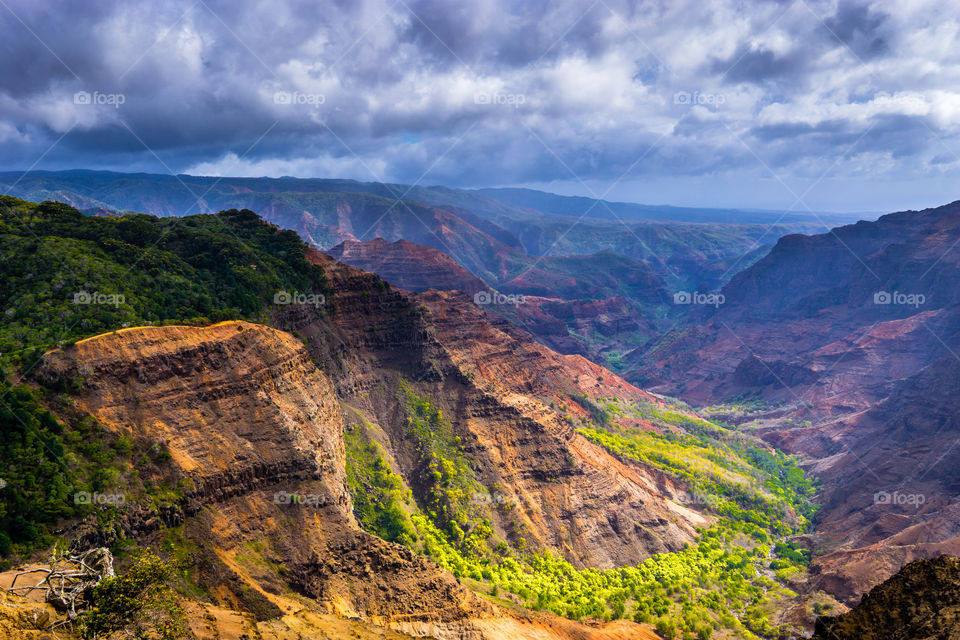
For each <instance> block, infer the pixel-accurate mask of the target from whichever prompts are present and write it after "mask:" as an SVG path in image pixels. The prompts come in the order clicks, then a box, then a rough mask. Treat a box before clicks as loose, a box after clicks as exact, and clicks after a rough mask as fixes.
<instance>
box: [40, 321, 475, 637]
mask: <svg viewBox="0 0 960 640" xmlns="http://www.w3.org/2000/svg"><path fill="white" fill-rule="evenodd" d="M40 375H41V376H44V377H47V378H58V377H65V378H67V379H75V378H78V377H80V378H83V380H84V386H83V389H82V391H81V392H80V394H79V398H78V404H79V405H80V407H81V408H82V409H84V410H86V411H88V412H89V413H91V414H92V415H94V416H96V417H97V419H98V420H100V421H101V422H102V423H103V424H104V425H106V426H108V427H109V428H110V429H112V430H114V431H115V432H116V433H117V434H120V435H127V436H130V437H133V438H137V439H145V440H147V441H149V442H155V443H162V444H163V445H165V447H166V449H167V450H168V451H169V453H170V456H171V460H172V462H173V463H174V465H175V468H176V469H177V471H178V473H179V474H181V477H182V479H189V480H190V484H191V485H192V486H193V487H195V489H188V490H187V491H186V504H185V505H183V509H182V511H181V512H180V513H178V514H176V515H175V516H173V517H174V518H176V519H177V520H178V522H171V523H166V524H182V525H183V526H184V530H185V531H186V533H187V535H188V536H189V537H190V538H192V539H193V540H194V541H195V542H196V543H198V544H199V545H200V546H201V547H202V549H203V550H204V552H205V553H206V554H207V555H208V556H209V562H210V564H211V568H208V569H207V570H208V572H216V571H220V572H223V573H226V574H228V575H230V576H232V578H231V580H232V581H234V582H235V583H238V584H239V585H240V586H239V587H236V586H235V587H231V588H230V589H229V590H228V591H225V592H223V593H221V594H220V595H221V598H222V604H225V605H227V604H229V605H234V606H238V603H237V602H236V601H235V598H236V593H237V592H242V591H243V590H250V589H252V590H254V591H255V592H257V593H260V594H261V595H262V598H260V600H261V602H260V604H259V608H258V609H257V610H256V611H255V612H256V613H258V614H263V615H264V616H265V617H276V615H279V614H280V613H281V609H282V607H281V605H284V606H290V605H289V604H288V603H287V602H286V600H288V599H289V598H290V593H289V592H290V588H291V587H292V588H293V589H294V591H295V592H297V593H300V594H303V595H305V596H309V597H310V598H311V599H314V600H316V602H317V603H318V605H319V606H320V607H321V608H320V611H322V612H326V613H334V614H337V615H340V616H360V617H364V618H368V619H371V620H373V621H375V622H378V623H381V624H385V625H391V626H399V627H417V626H418V625H437V629H438V633H439V634H440V635H444V634H457V633H460V630H462V629H463V628H466V627H469V626H470V624H471V623H470V620H471V619H473V618H480V619H482V618H485V617H490V616H491V615H492V613H493V609H492V607H491V606H490V605H488V604H486V603H485V602H483V601H481V600H479V599H478V598H477V597H476V596H474V595H473V594H472V593H471V592H470V591H468V590H467V589H465V588H464V587H462V586H461V585H460V584H459V583H457V581H456V580H455V579H454V578H453V576H451V575H449V574H446V573H445V572H442V571H441V570H439V569H438V568H437V567H436V566H435V565H433V564H432V563H431V562H429V561H428V560H425V559H423V558H420V557H418V556H416V555H414V554H413V553H412V552H410V551H409V550H407V549H406V548H403V547H400V546H399V545H393V544H390V543H386V542H384V541H382V540H380V539H378V538H376V537H374V536H371V535H369V534H366V533H364V532H363V531H361V530H359V528H358V527H357V525H356V523H355V522H354V520H353V516H352V514H351V506H350V498H349V494H348V493H347V490H346V486H345V481H344V453H343V440H342V429H343V426H342V420H341V417H340V408H339V404H338V402H337V400H336V396H335V394H334V393H333V389H332V386H331V385H330V382H329V381H328V380H327V378H326V376H325V375H324V374H323V373H321V372H320V371H318V370H317V369H316V367H315V366H314V365H313V364H312V363H311V361H310V359H309V356H308V355H307V353H306V351H305V350H304V349H303V345H302V344H301V343H300V342H299V341H297V340H296V339H295V338H293V336H290V335H289V334H285V333H283V332H281V331H277V330H275V329H270V328H267V327H263V326H260V325H254V324H249V323H242V322H225V323H221V324H218V325H214V326H212V327H206V328H196V327H147V328H136V329H128V330H123V331H118V332H116V333H113V334H106V335H103V336H98V337H95V338H91V339H88V340H84V341H82V342H79V343H77V344H76V345H75V346H73V347H71V348H68V349H67V350H65V351H59V352H54V353H52V354H49V355H48V357H47V359H46V362H45V363H44V366H43V369H42V371H41V374H40ZM157 524H158V525H159V523H157ZM134 533H137V534H139V535H140V537H141V539H146V540H149V538H150V531H149V527H146V528H140V529H139V530H138V531H135V532H134ZM252 543H257V544H259V545H261V547H262V548H263V549H264V550H263V551H261V552H260V554H259V555H260V556H261V558H260V559H259V560H257V561H252V560H250V559H249V556H250V555H251V549H250V545H251V544H252ZM254 555H257V554H254ZM267 559H269V561H267ZM271 565H273V566H281V567H284V568H285V569H284V571H283V572H281V573H278V572H277V571H275V570H272V569H271V568H270V567H271ZM281 575H284V576H288V577H286V578H284V579H281V577H280V576H281ZM285 582H286V583H287V584H288V585H289V586H284V583H285ZM219 588H220V587H219V586H217V585H214V590H215V593H216V592H217V591H216V590H217V589H219ZM230 592H233V593H230ZM264 600H265V602H264ZM239 607H240V608H241V609H243V608H244V606H243V603H239ZM264 611H266V612H267V613H266V614H264ZM271 611H272V612H273V614H272V615H271V614H270V612H271ZM465 625H466V626H465Z"/></svg>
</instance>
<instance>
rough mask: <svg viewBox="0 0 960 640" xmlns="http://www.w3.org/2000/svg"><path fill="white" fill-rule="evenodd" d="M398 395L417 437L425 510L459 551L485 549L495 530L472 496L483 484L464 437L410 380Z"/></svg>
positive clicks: (419, 476) (416, 443) (470, 551)
mask: <svg viewBox="0 0 960 640" xmlns="http://www.w3.org/2000/svg"><path fill="white" fill-rule="evenodd" d="M400 394H401V401H402V402H403V405H404V406H405V407H406V410H407V428H408V432H409V433H410V435H411V436H412V437H413V438H414V441H415V445H414V447H415V454H416V456H417V461H418V469H417V472H418V480H419V484H420V485H421V486H422V487H423V489H424V491H423V492H422V496H423V500H424V505H423V506H424V510H425V512H426V514H427V515H428V516H429V517H430V520H431V522H432V523H433V524H434V525H435V526H436V527H438V528H439V529H440V530H442V531H444V532H445V533H446V536H447V539H448V540H449V541H451V542H452V543H453V544H454V546H456V547H457V548H458V549H461V550H463V551H465V552H467V553H468V554H480V553H482V551H483V549H484V548H485V546H486V542H487V540H488V538H490V536H491V535H492V534H493V529H492V528H491V524H490V520H489V518H488V517H486V514H484V513H483V511H484V508H483V507H482V505H480V504H478V503H477V501H476V500H474V496H475V495H477V494H478V493H479V491H481V486H480V484H479V483H478V482H477V481H476V479H474V477H473V473H472V471H471V469H470V465H469V464H468V461H467V458H466V456H465V455H464V454H463V451H462V449H461V447H460V444H461V443H460V437H459V436H457V435H455V434H454V433H453V427H452V426H451V425H450V421H449V420H448V419H446V418H445V417H444V415H443V411H441V410H440V409H435V408H434V407H433V406H432V405H431V404H430V401H429V400H428V399H427V398H423V397H420V396H418V395H417V394H416V393H415V392H414V390H413V389H412V388H411V387H410V386H409V385H408V384H407V383H406V382H403V381H401V383H400Z"/></svg>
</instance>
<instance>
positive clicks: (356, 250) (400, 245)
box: [327, 238, 487, 295]
mask: <svg viewBox="0 0 960 640" xmlns="http://www.w3.org/2000/svg"><path fill="white" fill-rule="evenodd" d="M327 253H329V254H330V255H331V256H333V257H334V258H336V259H337V260H339V261H340V262H344V263H346V264H349V265H352V266H354V267H357V268H358V269H363V270H364V271H370V272H372V273H376V274H377V275H378V276H380V277H381V278H383V279H384V280H386V281H387V282H389V283H391V284H393V285H396V286H398V287H400V288H401V289H406V290H408V291H426V290H427V289H456V290H458V291H463V292H465V293H469V294H470V295H473V294H474V293H477V292H478V291H485V290H486V289H487V285H486V284H485V283H484V282H483V280H481V279H480V278H478V277H476V276H474V275H473V274H471V273H470V272H469V271H467V270H466V269H464V268H463V267H461V266H460V265H459V264H457V263H456V262H455V261H454V260H453V258H451V257H450V256H448V255H447V254H445V253H442V252H440V251H437V250H436V249H433V248H431V247H427V246H425V245H421V244H415V243H413V242H407V241H406V240H397V241H396V242H387V241H386V240H384V239H383V238H376V239H375V240H370V241H369V242H360V241H353V240H347V241H345V242H341V243H340V244H338V245H337V246H335V247H333V248H332V249H330V250H329V251H328V252H327Z"/></svg>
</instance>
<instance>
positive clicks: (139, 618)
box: [77, 551, 192, 640]
mask: <svg viewBox="0 0 960 640" xmlns="http://www.w3.org/2000/svg"><path fill="white" fill-rule="evenodd" d="M174 570H175V567H174V565H173V564H172V563H169V562H164V561H163V560H161V559H160V558H159V557H157V556H156V555H154V554H153V553H152V552H150V551H145V552H143V553H141V554H140V555H139V556H138V557H137V559H136V561H135V562H134V563H133V565H132V566H131V567H130V569H129V570H127V572H126V573H125V574H123V575H121V576H115V577H112V578H106V579H104V580H102V581H101V582H100V583H99V584H97V586H95V587H94V588H93V590H92V591H91V594H90V605H89V608H88V609H87V610H86V611H84V612H83V613H82V614H81V615H80V616H79V618H78V620H77V623H78V627H79V628H80V633H81V635H82V636H83V638H85V639H89V640H108V639H112V638H114V637H117V638H120V637H122V638H135V639H136V640H179V639H181V638H186V637H191V636H192V633H191V632H190V630H189V628H188V627H187V622H186V615H185V613H184V610H183V607H182V606H181V605H180V602H179V600H178V598H177V594H176V592H174V590H173V589H172V588H171V587H170V585H169V582H170V580H172V579H173V576H174Z"/></svg>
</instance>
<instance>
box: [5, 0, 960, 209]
mask: <svg viewBox="0 0 960 640" xmlns="http://www.w3.org/2000/svg"><path fill="white" fill-rule="evenodd" d="M955 14H957V12H956V11H955V8H953V7H951V6H950V3H942V2H927V1H925V0H924V1H918V2H911V3H881V2H876V3H857V2H839V3H837V2H814V1H810V2H805V1H803V0H798V1H797V2H792V3H791V2H786V1H780V2H776V1H770V2H761V1H758V2H750V3H743V2H737V1H735V0H729V1H725V0H712V1H711V0H706V1H704V0H697V1H689V2H684V1H682V0H681V1H672V0H671V1H667V0H663V1H661V2H627V1H618V0H597V1H596V2H592V1H591V0H583V1H578V2H546V1H545V0H531V1H529V2H514V1H511V0H502V1H500V0H459V1H453V0H448V1H445V0H422V1H414V0H395V1H393V2H390V1H387V0H369V1H362V0H358V1H352V0H336V1H328V2H322V3H317V2H307V1H305V0H289V1H280V0H264V1H261V2H256V3H253V2H228V1H217V0H169V1H164V0H160V1H157V2H149V3H147V2H132V3H116V2H96V1H90V2H83V3H55V2H47V1H43V0H41V1H37V0H15V1H11V0H0V29H2V32H3V34H4V38H3V40H2V42H0V158H2V160H0V168H2V169H12V170H27V169H30V168H45V169H55V168H77V167H85V168H105V169H117V170H143V171H154V172H161V173H178V172H183V173H202V174H214V175H217V174H219V175H254V176H256V175H274V176H279V175H296V176H303V177H352V178H359V179H365V180H371V179H372V180H387V181H396V182H407V183H413V182H422V183H426V184H437V183H443V184H448V185H451V186H495V185H524V184H530V185H549V184H556V185H565V190H566V191H568V192H579V193H584V194H587V195H592V193H588V192H593V190H594V189H596V190H597V191H600V192H602V191H603V190H604V189H608V188H611V187H617V189H616V190H614V192H613V193H615V194H617V195H621V196H623V195H627V196H630V195H633V196H634V198H633V199H640V200H644V199H645V200H647V201H650V200H651V199H654V200H660V201H663V200H665V199H667V198H669V193H670V192H669V190H664V191H661V192H658V191H657V190H656V189H654V188H653V187H652V186H651V185H656V184H659V183H661V182H663V181H665V180H669V181H674V182H676V181H677V180H683V179H687V180H689V184H708V183H713V182H716V181H717V180H720V181H724V182H725V183H729V184H732V183H740V184H749V183H750V181H751V180H761V179H762V180H767V181H770V180H772V178H776V181H778V182H781V183H785V184H786V183H790V182H791V181H799V182H801V183H803V182H804V181H807V183H810V182H811V181H816V182H821V181H823V182H829V181H830V180H846V179H857V180H861V181H864V180H867V181H868V180H876V181H884V182H886V183H888V184H889V183H891V179H896V180H900V181H906V182H904V184H905V185H907V188H908V189H910V188H912V189H914V190H915V191H916V192H917V193H918V194H919V193H921V192H922V193H925V194H926V195H927V196H928V197H929V196H930V193H929V189H928V186H929V184H930V181H934V182H937V184H948V183H949V181H951V180H953V179H955V176H956V173H957V170H958V168H960V156H958V155H957V150H958V147H957V144H956V143H957V135H958V133H960V132H958V123H960V118H958V116H960V89H958V88H957V87H960V82H958V81H960V48H958V47H957V39H958V32H960V21H958V15H955ZM867 168H869V170H870V172H871V173H870V174H869V175H867V173H866V170H867ZM827 178H829V179H827ZM863 184H867V183H866V182H864V183H863ZM911 184H912V185H913V187H910V186H909V185H911ZM624 189H627V191H626V192H625V191H624ZM630 189H633V191H630ZM558 190H562V189H558ZM686 191H689V189H687V190H686ZM755 191H756V192H757V193H761V192H762V190H755ZM787 191H788V192H789V191H791V190H790V189H787ZM793 195H795V194H792V193H786V192H785V193H782V194H781V197H782V199H783V201H784V202H786V203H787V204H789V203H790V201H792V200H793V199H794V198H793V197H792V196H793ZM908 195H909V194H908ZM946 195H947V194H946V193H944V194H943V197H945V196H946ZM764 197H765V198H766V196H764ZM933 197H941V194H939V193H938V194H936V195H935V196H933ZM824 198H825V199H823V200H822V201H823V202H824V203H825V205H826V206H829V204H830V199H829V195H827V196H824ZM772 200H776V197H773V198H772ZM770 201H771V199H770V198H767V199H766V200H757V201H755V202H751V201H742V202H737V203H736V204H740V205H757V204H762V203H767V202H770ZM865 202H868V201H865ZM678 204H679V202H678ZM698 204H702V205H708V204H710V202H709V201H707V200H703V201H701V202H699V203H698ZM722 204H726V205H729V204H733V203H731V202H725V203H722ZM838 206H840V205H839V204H838ZM844 206H846V205H844ZM864 206H870V205H869V204H865V205H864Z"/></svg>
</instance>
